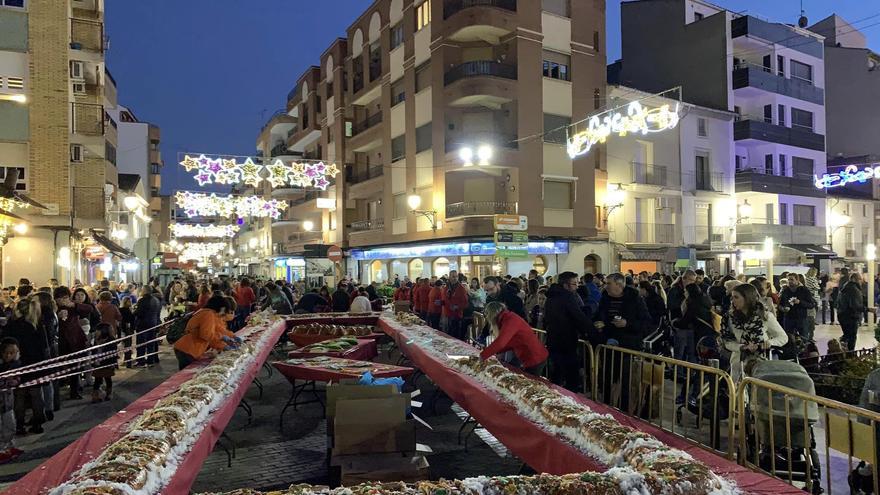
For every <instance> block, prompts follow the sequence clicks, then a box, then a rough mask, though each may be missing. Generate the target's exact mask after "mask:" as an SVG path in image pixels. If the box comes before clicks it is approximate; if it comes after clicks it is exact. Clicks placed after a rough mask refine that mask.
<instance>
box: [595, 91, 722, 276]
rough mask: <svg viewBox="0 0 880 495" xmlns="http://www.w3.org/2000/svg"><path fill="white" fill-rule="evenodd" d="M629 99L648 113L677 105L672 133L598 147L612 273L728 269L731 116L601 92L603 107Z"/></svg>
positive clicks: (664, 100) (634, 94)
mask: <svg viewBox="0 0 880 495" xmlns="http://www.w3.org/2000/svg"><path fill="white" fill-rule="evenodd" d="M631 101H639V102H640V104H641V105H643V106H646V107H650V108H658V107H662V106H663V105H668V106H669V107H670V108H673V107H675V106H679V115H680V116H681V118H680V121H679V123H678V126H677V127H675V128H674V129H668V130H665V131H663V132H658V133H650V134H646V135H641V134H628V135H627V136H624V137H615V138H614V139H609V140H608V142H607V144H606V155H607V186H606V191H607V193H606V195H605V200H604V205H603V208H602V210H601V214H602V215H603V217H602V219H601V220H603V221H604V224H605V225H606V226H607V230H608V233H609V238H610V241H611V244H612V245H613V246H616V247H617V248H616V249H615V252H614V253H613V256H614V257H615V259H619V260H620V269H621V270H624V271H626V270H632V271H633V272H635V273H639V272H641V271H647V272H649V273H653V272H655V271H663V272H666V273H670V272H671V271H672V270H673V269H674V268H675V267H676V266H678V267H682V266H687V267H692V266H700V267H702V268H704V269H707V270H715V271H718V272H726V271H727V270H729V269H731V268H733V267H734V266H735V260H733V259H732V255H733V250H732V249H731V248H732V239H733V231H734V228H735V226H736V220H737V219H736V218H735V216H731V213H732V212H735V211H736V200H735V198H734V169H733V162H734V160H733V156H734V144H733V121H734V116H735V114H734V113H733V112H726V111H723V110H718V109H713V108H707V107H700V106H697V105H692V104H688V103H681V102H679V101H678V100H675V99H671V98H661V97H657V96H653V95H651V94H649V93H643V92H641V91H638V90H634V89H632V88H627V87H622V86H609V88H608V104H609V106H610V107H612V108H617V107H626V105H627V104H628V103H629V102H631Z"/></svg>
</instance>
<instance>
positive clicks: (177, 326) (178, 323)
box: [165, 311, 198, 344]
mask: <svg viewBox="0 0 880 495" xmlns="http://www.w3.org/2000/svg"><path fill="white" fill-rule="evenodd" d="M196 313H198V311H191V312H189V313H186V314H184V315H183V316H180V317H179V318H177V319H176V320H173V321H172V322H171V324H170V325H168V331H167V332H166V333H165V340H167V341H168V343H169V344H174V343H175V342H177V341H178V340H180V339H181V338H183V336H184V335H186V326H187V325H188V324H189V320H191V319H192V317H193V315H194V314H196Z"/></svg>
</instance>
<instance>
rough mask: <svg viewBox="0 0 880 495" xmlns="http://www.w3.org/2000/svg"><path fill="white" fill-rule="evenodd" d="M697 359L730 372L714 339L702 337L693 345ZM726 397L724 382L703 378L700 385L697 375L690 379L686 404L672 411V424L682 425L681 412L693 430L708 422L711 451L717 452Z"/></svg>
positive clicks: (726, 413)
mask: <svg viewBox="0 0 880 495" xmlns="http://www.w3.org/2000/svg"><path fill="white" fill-rule="evenodd" d="M697 356H698V358H699V362H700V364H702V365H703V366H711V367H716V366H717V367H718V368H719V369H729V368H730V362H729V358H728V357H726V356H725V355H724V354H723V353H722V352H721V348H720V346H719V344H718V339H717V338H716V337H714V336H706V337H703V338H701V339H700V341H699V342H697ZM730 394H731V391H730V390H729V386H728V384H727V381H725V380H720V379H717V378H716V375H709V374H706V375H704V376H703V381H702V384H701V383H700V377H699V375H698V374H695V375H694V376H693V377H691V391H690V393H689V394H688V398H687V400H686V401H685V402H684V403H683V404H681V405H679V406H678V408H677V409H676V411H675V420H676V424H679V425H681V424H682V419H683V416H684V410H685V409H687V411H688V412H689V413H690V414H692V415H693V416H694V427H695V428H700V425H701V423H702V422H703V421H708V422H709V429H710V435H711V439H712V447H713V448H715V449H717V450H720V447H721V431H722V429H721V422H722V421H725V420H727V419H729V418H730ZM731 441H732V440H731Z"/></svg>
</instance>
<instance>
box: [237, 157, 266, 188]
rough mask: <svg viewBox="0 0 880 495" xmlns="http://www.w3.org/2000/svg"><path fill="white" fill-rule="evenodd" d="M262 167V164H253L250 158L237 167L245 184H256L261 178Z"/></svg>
mask: <svg viewBox="0 0 880 495" xmlns="http://www.w3.org/2000/svg"><path fill="white" fill-rule="evenodd" d="M262 168H263V167H262V166H260V165H257V164H255V163H254V162H253V160H251V159H250V158H248V159H246V160H245V161H244V163H243V164H241V165H239V167H238V169H239V170H240V171H241V179H242V180H243V181H244V183H245V184H249V185H251V186H258V185H259V184H260V181H262V180H263V178H262V177H261V176H260V169H262Z"/></svg>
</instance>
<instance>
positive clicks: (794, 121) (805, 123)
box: [791, 107, 813, 131]
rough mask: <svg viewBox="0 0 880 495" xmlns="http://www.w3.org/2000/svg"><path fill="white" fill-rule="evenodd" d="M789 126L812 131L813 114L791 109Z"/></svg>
mask: <svg viewBox="0 0 880 495" xmlns="http://www.w3.org/2000/svg"><path fill="white" fill-rule="evenodd" d="M791 126H792V127H798V128H801V129H807V130H810V131H812V130H813V112H808V111H806V110H801V109H800V108H794V107H792V108H791Z"/></svg>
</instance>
